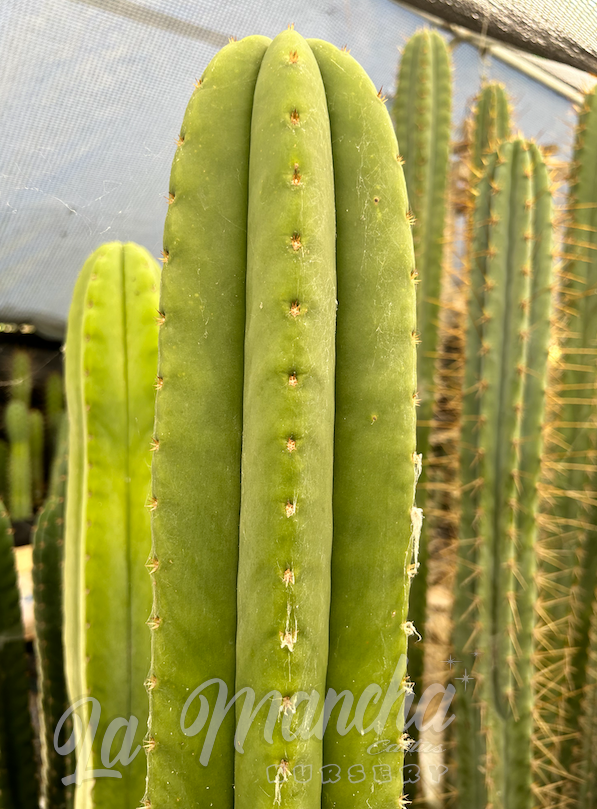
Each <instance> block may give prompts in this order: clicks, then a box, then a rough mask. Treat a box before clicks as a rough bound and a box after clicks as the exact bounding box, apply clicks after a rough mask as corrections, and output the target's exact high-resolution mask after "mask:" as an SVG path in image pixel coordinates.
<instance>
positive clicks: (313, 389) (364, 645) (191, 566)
mask: <svg viewBox="0 0 597 809" xmlns="http://www.w3.org/2000/svg"><path fill="white" fill-rule="evenodd" d="M240 78H242V80H239V79H240ZM178 144H179V145H178V149H177V152H176V155H175V158H174V162H173V166H172V174H171V180H170V197H169V201H170V206H169V209H168V216H167V219H166V227H165V234H164V258H165V265H164V271H163V277H162V289H161V302H160V307H161V318H160V319H161V329H160V348H159V371H158V383H157V387H158V394H157V407H156V428H155V429H156V433H155V436H154V447H155V448H156V452H155V454H154V459H153V473H152V481H153V498H154V499H153V505H154V511H153V532H152V534H153V558H152V560H151V565H150V568H151V570H152V578H153V581H154V610H153V618H152V621H151V626H152V630H153V640H152V667H151V673H150V676H149V678H148V689H149V693H150V723H149V735H148V740H147V744H146V749H147V751H148V789H147V794H146V797H145V805H147V806H152V807H154V809H160V807H166V806H169V805H172V804H174V803H176V802H180V803H184V804H185V805H186V806H195V807H200V806H201V807H202V806H218V807H221V808H222V809H226V807H228V809H230V807H232V806H233V804H234V806H235V807H236V808H237V809H244V808H245V807H247V809H249V808H250V809H256V808H257V807H265V806H267V807H270V806H272V805H273V804H280V805H283V806H288V807H299V806H300V807H302V809H309V808H310V807H313V809H315V807H320V806H321V805H322V801H323V805H324V806H329V807H332V806H337V805H342V806H345V807H349V806H355V807H356V806H360V805H361V804H362V803H363V802H364V801H367V803H368V805H369V806H371V807H382V806H383V807H385V806H388V805H389V804H390V803H391V804H392V805H397V804H402V803H404V797H403V794H402V792H403V788H402V775H401V766H402V760H403V754H404V749H405V748H406V747H407V741H406V739H405V738H404V736H403V732H402V731H403V710H404V705H403V703H404V697H405V695H406V693H407V692H408V691H409V685H408V681H407V680H406V661H405V655H406V647H407V639H408V635H409V633H410V632H411V631H412V627H411V625H410V624H409V622H408V620H407V602H408V591H409V583H410V575H409V574H411V573H412V572H413V566H412V554H413V547H414V546H415V545H416V541H417V533H418V529H419V528H420V515H419V512H418V511H417V510H416V508H415V507H414V505H413V498H414V487H415V478H416V472H417V469H418V464H419V459H418V456H417V455H416V454H415V399H416V390H415V389H416V369H415V341H416V334H415V295H414V276H415V272H414V256H413V247H412V238H411V234H410V230H409V228H410V223H409V218H408V205H407V199H406V189H405V184H404V179H403V174H402V169H401V166H400V158H399V155H398V148H397V144H396V139H395V136H394V133H393V130H392V125H391V121H390V118H389V116H388V114H387V111H386V110H385V107H384V103H383V100H382V99H381V98H380V97H379V95H378V93H377V92H376V90H375V88H374V87H373V85H372V84H371V82H370V80H369V79H368V77H367V76H366V74H365V73H364V71H363V70H362V69H361V68H360V66H359V65H358V64H357V63H356V62H355V61H354V59H352V57H351V56H350V55H349V54H348V53H347V52H346V51H339V50H338V49H336V48H335V47H333V46H331V45H329V44H327V43H325V42H321V41H317V40H308V41H305V40H304V39H303V38H302V37H301V36H300V35H299V34H298V33H297V32H295V31H294V30H293V29H290V30H288V31H285V32H283V33H282V34H280V35H279V36H278V37H276V39H275V40H273V42H272V41H270V40H268V39H267V38H264V37H248V38H246V39H243V40H241V41H239V42H236V41H232V42H231V43H230V44H228V45H227V46H226V47H225V48H223V49H222V50H221V51H220V52H219V53H218V54H217V56H216V57H215V58H214V59H213V60H212V62H211V63H210V64H209V66H208V67H207V69H206V70H205V72H204V74H203V76H202V78H201V80H200V82H199V83H198V85H197V88H196V90H195V92H194V93H193V96H192V98H191V101H190V103H189V106H188V108H187V112H186V114H185V118H184V121H183V125H182V129H181V133H180V139H179V141H178ZM230 166H234V171H230ZM335 230H336V232H337V237H335ZM336 300H337V302H338V303H337V307H338V311H337V318H336ZM334 430H335V433H334ZM241 433H242V435H243V441H242V446H241ZM241 461H242V475H241ZM332 547H333V558H332ZM237 582H238V584H237ZM330 603H331V617H330ZM174 661H175V663H174ZM374 684H375V685H374ZM326 685H327V687H328V688H329V689H330V690H331V689H333V690H334V691H335V692H336V694H338V695H342V697H343V698H344V699H345V700H346V699H347V698H348V696H349V695H347V694H346V692H347V691H349V692H351V693H352V694H353V695H354V699H355V704H356V702H357V700H359V698H360V697H361V696H362V694H363V693H364V694H365V697H364V699H363V700H361V702H360V703H359V705H360V721H361V722H362V723H363V724H364V726H365V727H366V729H367V731H368V732H366V733H364V735H361V733H359V732H358V731H357V730H355V729H354V728H353V730H352V731H350V732H349V733H347V734H346V735H340V733H339V732H337V731H336V730H335V725H336V720H337V719H338V721H339V722H340V724H342V723H343V722H348V725H350V722H349V721H348V716H347V714H348V713H349V712H350V707H347V706H346V704H345V705H344V708H345V710H344V711H343V712H342V715H341V716H340V717H338V708H339V706H337V707H336V709H334V711H333V712H332V713H331V715H330V719H329V723H328V727H327V731H326V733H325V736H324V735H323V727H319V731H318V726H316V727H312V724H315V722H316V721H317V716H319V711H320V710H321V708H322V705H323V698H324V696H325V693H326ZM195 686H196V687H195ZM391 687H394V689H395V691H394V692H392V693H393V694H394V699H392V700H390V703H391V705H392V709H391V711H390V708H389V707H388V711H387V714H388V721H387V722H386V721H384V719H383V717H382V718H381V719H379V718H378V721H377V723H376V722H375V721H374V720H375V716H376V714H377V712H378V711H379V706H377V708H375V709H374V708H373V706H372V705H369V708H368V710H366V711H365V710H364V707H365V706H366V700H367V697H369V698H371V697H372V689H377V691H375V693H376V694H377V696H378V697H379V693H380V692H381V691H382V690H384V691H387V690H388V689H391ZM193 688H195V690H194V691H193V690H192V689H193ZM367 689H368V690H367ZM234 692H236V694H237V695H238V699H237V700H236V702H235V701H234V698H233V696H232V694H233V693H234ZM317 695H318V696H319V697H320V698H321V700H320V701H319V709H317V715H316V716H315V718H314V716H313V713H312V712H311V711H310V710H309V708H308V707H307V706H305V704H304V703H305V701H306V700H308V699H309V698H310V697H311V698H312V699H316V697H317ZM397 695H399V696H397ZM199 697H200V699H199ZM216 697H217V701H218V705H219V708H218V709H217V710H216V711H215V712H214V716H213V717H212V718H211V719H210V722H207V721H206V719H207V714H206V710H207V705H206V701H211V702H212V703H213V702H214V701H215V699H216ZM253 697H254V699H255V702H253ZM195 698H196V699H195ZM193 700H195V701H193ZM340 701H342V700H340ZM200 706H201V707H200ZM224 706H226V707H227V708H228V712H227V714H226V716H224V715H223V713H224V712H223V708H224ZM311 707H313V708H314V706H311ZM332 707H333V706H332ZM181 708H182V709H183V712H182V717H181ZM220 709H221V710H220ZM235 709H236V719H237V721H238V730H237V737H236V741H235V716H234V714H233V711H234V710H235ZM198 711H199V714H198ZM216 713H217V714H218V717H217V723H216V724H217V727H216V728H215V729H216V730H217V733H214V725H213V722H214V721H215V715H216ZM251 713H253V714H254V717H253V718H254V721H253V724H252V726H251V727H250V728H249V727H248V725H249V724H250V722H249V721H248V720H249V718H250V717H249V714H251ZM358 713H359V712H357V714H358ZM350 718H351V719H352V713H351V717H350ZM358 718H359V717H358V716H357V719H358ZM320 719H321V717H320ZM270 720H271V721H270ZM384 732H385V734H387V735H383V734H384ZM322 736H323V739H322ZM379 739H386V741H387V740H388V739H392V740H393V742H394V744H393V748H394V750H393V752H394V755H392V756H391V759H392V761H391V767H390V766H389V761H388V759H389V758H390V757H388V756H384V755H382V754H377V753H373V754H371V755H369V754H368V753H367V749H368V748H369V747H370V745H371V743H372V742H375V741H377V740H379ZM322 793H323V795H322Z"/></svg>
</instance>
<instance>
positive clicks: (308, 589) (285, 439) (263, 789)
mask: <svg viewBox="0 0 597 809" xmlns="http://www.w3.org/2000/svg"><path fill="white" fill-rule="evenodd" d="M295 177H296V178H297V181H295V179H294V178H295ZM334 219H335V211H334V174H333V165H332V149H331V137H330V123H329V116H328V110H327V104H326V92H325V89H324V85H323V82H322V79H321V74H320V72H319V68H318V66H317V61H316V59H315V57H314V55H313V52H312V51H311V49H310V47H309V45H308V44H307V43H306V42H305V40H304V39H303V38H302V37H301V36H300V35H299V34H298V33H297V32H295V31H294V30H288V31H284V32H283V33H281V34H279V35H278V36H277V37H276V39H275V40H274V41H273V42H272V44H271V45H270V46H269V48H268V49H267V52H266V54H265V56H264V59H263V62H262V65H261V69H260V71H259V78H258V80H257V84H256V87H255V100H254V104H253V118H252V125H251V156H250V168H249V211H248V229H247V241H248V253H247V326H246V332H245V389H244V397H243V408H244V409H243V455H242V470H243V472H242V490H241V514H240V550H239V572H238V635H237V654H236V659H237V673H236V684H237V691H238V690H240V689H242V688H245V687H247V686H249V687H252V688H253V689H254V690H255V694H256V700H257V701H259V700H261V699H262V698H263V697H264V696H265V695H266V694H267V693H268V692H270V691H272V690H275V691H278V692H279V693H280V694H281V696H282V700H283V701H282V704H281V705H280V709H281V710H282V712H283V713H284V712H287V713H289V714H290V712H291V711H294V707H295V706H294V704H293V703H292V700H293V699H294V698H295V695H296V694H297V693H298V692H306V693H307V694H309V693H311V691H313V690H315V691H317V693H319V694H320V695H321V696H322V699H323V695H324V693H325V681H326V666H327V657H328V621H327V615H328V613H329V599H330V560H331V550H332V481H333V459H334V446H333V442H334V407H333V403H334V337H335V309H336V277H335V227H334V224H335V223H334ZM255 650H259V651H258V652H257V653H256V651H255ZM285 700H288V706H286V702H285ZM240 707H241V706H240V705H239V706H237V715H240V713H239V709H240ZM303 711H304V708H302V709H301V710H300V714H299V715H300V716H302V714H303ZM289 718H290V716H289ZM297 721H298V716H297ZM263 725H264V722H263V721H259V720H258V721H256V722H254V723H253V727H252V728H251V730H250V732H249V735H248V737H247V740H246V742H245V744H244V753H243V754H240V753H238V754H237V756H236V763H235V809H257V808H258V807H270V806H272V805H273V804H274V803H281V804H282V805H284V806H287V807H297V809H298V807H304V806H316V805H319V803H320V800H321V779H320V777H318V775H317V773H318V771H319V768H320V766H321V763H322V741H321V739H318V738H317V737H316V736H313V737H311V738H308V739H304V738H295V739H293V740H292V741H290V740H289V739H285V738H284V737H283V735H282V733H283V731H282V726H278V727H276V729H275V731H274V737H273V744H269V743H268V742H267V741H266V739H265V738H264V731H263ZM272 766H273V767H274V768H277V769H278V774H279V775H278V777H277V778H276V779H275V780H274V783H268V777H267V776H268V767H272ZM296 767H304V768H312V772H313V776H314V777H313V778H311V779H310V780H307V779H305V780H299V779H298V778H297V777H290V776H289V772H290V771H294V769H295V768H296ZM297 772H298V770H297Z"/></svg>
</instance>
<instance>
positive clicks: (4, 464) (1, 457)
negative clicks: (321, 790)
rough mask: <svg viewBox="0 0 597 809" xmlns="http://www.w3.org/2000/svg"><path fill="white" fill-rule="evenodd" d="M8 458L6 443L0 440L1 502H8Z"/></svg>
mask: <svg viewBox="0 0 597 809" xmlns="http://www.w3.org/2000/svg"><path fill="white" fill-rule="evenodd" d="M8 458H9V450H8V444H7V442H6V441H2V440H0V500H2V501H3V502H8Z"/></svg>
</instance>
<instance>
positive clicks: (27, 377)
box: [10, 349, 33, 408]
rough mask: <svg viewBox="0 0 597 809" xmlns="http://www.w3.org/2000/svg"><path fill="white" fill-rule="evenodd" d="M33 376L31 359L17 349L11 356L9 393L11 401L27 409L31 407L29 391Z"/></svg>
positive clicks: (26, 353) (27, 354)
mask: <svg viewBox="0 0 597 809" xmlns="http://www.w3.org/2000/svg"><path fill="white" fill-rule="evenodd" d="M32 387H33V374H32V368H31V357H30V356H29V352H27V351H25V350H24V349H17V350H16V351H15V352H14V354H13V356H12V383H11V386H10V393H11V396H12V398H13V399H16V400H17V401H19V402H23V404H24V405H25V406H26V407H27V408H29V407H30V405H31V389H32Z"/></svg>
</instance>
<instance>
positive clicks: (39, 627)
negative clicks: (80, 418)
mask: <svg viewBox="0 0 597 809" xmlns="http://www.w3.org/2000/svg"><path fill="white" fill-rule="evenodd" d="M67 440H68V424H67V422H66V418H65V417H64V415H63V420H62V425H61V427H60V428H59V441H58V448H57V454H56V458H55V460H54V463H53V467H52V485H51V488H50V491H49V496H48V499H47V500H46V502H45V504H44V506H43V508H42V509H41V511H40V513H39V515H38V517H37V522H36V525H35V529H34V533H33V599H34V612H35V639H36V640H35V648H36V661H37V688H38V695H39V698H38V704H39V719H40V741H41V758H42V773H41V776H42V777H41V787H42V797H43V799H44V804H45V806H46V807H48V809H67V807H70V806H71V805H72V796H73V792H74V791H73V788H72V787H71V786H65V785H64V784H63V782H62V779H63V778H64V777H65V776H68V775H70V774H71V773H72V772H74V767H75V762H74V761H73V757H72V756H70V757H69V756H62V755H59V754H58V753H57V751H56V747H55V744H54V732H55V730H56V727H57V726H58V723H59V721H60V718H61V717H62V715H63V714H64V713H65V712H66V711H67V709H68V697H67V692H66V680H65V676H64V650H63V644H62V626H63V610H62V602H63V587H62V576H63V572H62V571H63V556H64V512H65V495H66V475H67V463H68V455H67ZM70 732H72V727H71V726H70V725H68V724H67V725H66V726H65V728H64V730H63V732H62V736H61V738H60V739H59V744H60V745H64V744H65V742H66V741H67V739H68V736H69V735H70Z"/></svg>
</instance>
